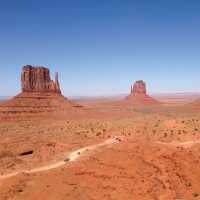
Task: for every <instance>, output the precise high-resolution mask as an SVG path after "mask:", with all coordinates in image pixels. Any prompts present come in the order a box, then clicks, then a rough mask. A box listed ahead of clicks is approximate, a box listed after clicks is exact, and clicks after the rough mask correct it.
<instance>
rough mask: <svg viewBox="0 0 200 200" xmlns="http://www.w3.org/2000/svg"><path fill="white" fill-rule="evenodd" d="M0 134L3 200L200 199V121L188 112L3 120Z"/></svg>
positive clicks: (118, 111)
mask: <svg viewBox="0 0 200 200" xmlns="http://www.w3.org/2000/svg"><path fill="white" fill-rule="evenodd" d="M79 103H80V102H79ZM84 103H85V102H84ZM0 133H1V134H0V177H1V178H0V199H2V200H40V199H41V200H43V199H48V200H57V199H58V200H75V199H76V200H83V199H87V200H100V199H101V200H102V199H104V200H122V199H123V200H129V199H130V200H132V199H136V200H193V199H200V171H199V168H200V113H199V112H197V111H195V110H193V109H190V108H189V107H184V106H182V105H181V106H176V107H175V106H169V105H167V106H166V105H159V106H156V107H154V106H153V107H146V106H144V107H140V108H135V107H130V106H128V105H127V106H125V105H124V104H120V103H119V102H118V103H116V102H114V103H111V102H110V101H109V102H108V103H106V102H105V101H104V102H102V103H101V102H98V103H96V104H94V103H92V104H89V103H88V104H86V103H85V107H84V109H82V110H79V111H77V112H75V111H69V112H68V113H56V114H53V115H50V114H48V115H46V117H44V116H42V117H38V116H37V117H32V118H27V117H24V116H20V117H19V116H18V117H13V118H4V119H3V120H1V121H0ZM115 136H118V137H117V138H118V139H117V138H115ZM113 142H114V144H113ZM72 161H73V162H72Z"/></svg>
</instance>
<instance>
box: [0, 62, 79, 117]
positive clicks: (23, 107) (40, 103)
mask: <svg viewBox="0 0 200 200" xmlns="http://www.w3.org/2000/svg"><path fill="white" fill-rule="evenodd" d="M21 86H22V91H21V93H19V94H18V95H17V96H15V97H13V98H12V99H10V100H8V101H6V102H3V103H0V117H1V116H2V117H7V114H8V115H10V114H15V115H16V114H17V115H19V116H26V115H29V116H30V115H35V114H39V115H40V114H41V113H49V112H54V111H62V112H65V111H69V109H71V108H73V107H81V106H80V105H78V104H76V103H74V102H73V101H70V100H69V99H67V98H66V97H64V96H63V95H62V94H61V90H60V84H59V81H58V73H56V75H55V81H53V80H51V78H50V71H49V69H48V68H45V67H33V66H31V65H26V66H24V67H23V68H22V73H21Z"/></svg>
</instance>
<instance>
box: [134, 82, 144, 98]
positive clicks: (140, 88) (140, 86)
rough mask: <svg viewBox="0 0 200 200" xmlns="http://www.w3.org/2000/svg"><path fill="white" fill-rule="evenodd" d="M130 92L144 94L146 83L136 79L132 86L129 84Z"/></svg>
mask: <svg viewBox="0 0 200 200" xmlns="http://www.w3.org/2000/svg"><path fill="white" fill-rule="evenodd" d="M131 94H144V95H146V83H145V82H144V81H142V80H140V81H136V82H135V83H134V85H133V86H131Z"/></svg>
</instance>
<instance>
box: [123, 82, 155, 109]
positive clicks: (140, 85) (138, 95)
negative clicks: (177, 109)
mask: <svg viewBox="0 0 200 200" xmlns="http://www.w3.org/2000/svg"><path fill="white" fill-rule="evenodd" d="M126 100H127V101H128V102H129V103H130V104H132V105H149V104H158V103H159V102H158V101H156V100H155V99H153V98H152V97H150V96H149V95H147V91H146V83H145V82H144V81H142V80H140V81H136V82H135V83H134V85H132V86H131V94H130V95H128V96H127V97H126Z"/></svg>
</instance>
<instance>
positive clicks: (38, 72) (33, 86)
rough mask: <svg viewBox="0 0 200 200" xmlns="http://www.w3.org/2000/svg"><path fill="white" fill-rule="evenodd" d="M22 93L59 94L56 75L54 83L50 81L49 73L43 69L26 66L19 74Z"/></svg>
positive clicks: (46, 69)
mask: <svg viewBox="0 0 200 200" xmlns="http://www.w3.org/2000/svg"><path fill="white" fill-rule="evenodd" d="M21 85H22V92H55V93H61V90H60V84H59V81H58V73H56V77H55V81H53V80H51V78H50V72H49V69H48V68H45V67H33V66H31V65H26V66H24V67H23V69H22V73H21Z"/></svg>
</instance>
